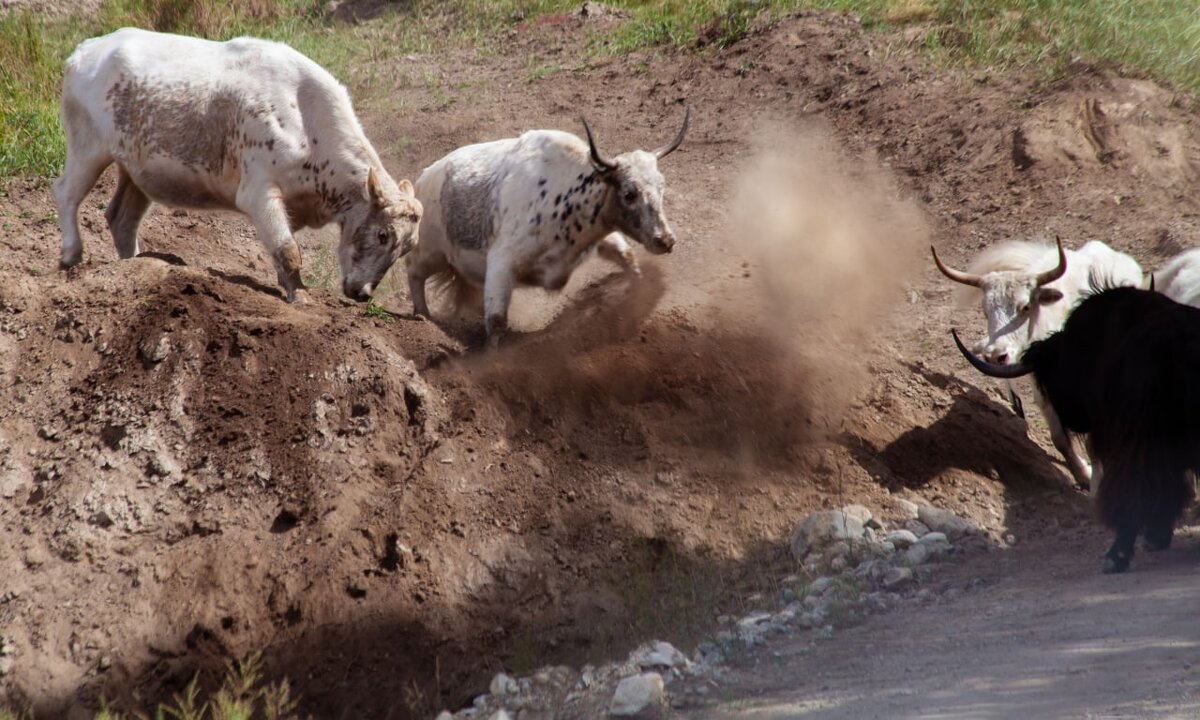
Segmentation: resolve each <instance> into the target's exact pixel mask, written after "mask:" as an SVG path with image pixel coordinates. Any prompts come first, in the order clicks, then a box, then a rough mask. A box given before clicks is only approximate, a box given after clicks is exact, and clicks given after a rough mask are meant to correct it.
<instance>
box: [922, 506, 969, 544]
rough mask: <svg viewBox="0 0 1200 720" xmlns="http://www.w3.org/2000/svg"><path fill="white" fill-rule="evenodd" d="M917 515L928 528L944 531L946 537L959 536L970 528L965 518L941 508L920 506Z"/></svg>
mask: <svg viewBox="0 0 1200 720" xmlns="http://www.w3.org/2000/svg"><path fill="white" fill-rule="evenodd" d="M918 517H919V518H920V520H921V522H923V523H925V524H926V525H927V526H929V529H930V530H933V531H936V532H941V533H945V534H946V537H948V538H958V537H961V536H963V535H965V534H967V533H968V532H969V531H970V529H971V524H970V523H968V522H967V521H966V520H963V519H962V518H960V517H959V516H957V515H955V514H954V513H952V512H950V511H949V510H943V509H941V508H935V507H929V506H925V507H922V508H921V509H920V511H919V515H918Z"/></svg>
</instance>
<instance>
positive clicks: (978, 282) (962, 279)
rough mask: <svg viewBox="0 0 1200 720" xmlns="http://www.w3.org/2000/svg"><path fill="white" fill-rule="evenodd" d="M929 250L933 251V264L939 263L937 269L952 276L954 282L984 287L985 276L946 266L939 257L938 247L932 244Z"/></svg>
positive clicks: (947, 275)
mask: <svg viewBox="0 0 1200 720" xmlns="http://www.w3.org/2000/svg"><path fill="white" fill-rule="evenodd" d="M929 250H930V251H931V252H932V253H933V264H934V265H937V269H938V270H941V271H942V274H943V275H945V276H946V277H948V278H950V279H951V280H953V281H954V282H957V283H962V284H963V285H970V286H971V287H982V285H983V278H982V277H980V276H978V275H972V274H971V273H965V272H960V271H958V270H955V269H953V268H949V267H946V266H945V265H943V264H942V259H941V258H939V257H938V254H937V248H935V247H934V246H932V245H930V246H929Z"/></svg>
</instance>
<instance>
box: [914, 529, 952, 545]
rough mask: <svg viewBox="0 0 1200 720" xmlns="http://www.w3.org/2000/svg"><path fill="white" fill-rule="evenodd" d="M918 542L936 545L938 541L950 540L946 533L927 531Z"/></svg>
mask: <svg viewBox="0 0 1200 720" xmlns="http://www.w3.org/2000/svg"><path fill="white" fill-rule="evenodd" d="M918 542H921V543H924V544H925V545H936V544H938V543H944V542H950V541H949V540H947V539H946V533H941V532H927V533H925V534H924V535H922V536H921V539H920V540H919V541H918Z"/></svg>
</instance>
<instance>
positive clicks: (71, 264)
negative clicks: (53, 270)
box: [58, 256, 83, 270]
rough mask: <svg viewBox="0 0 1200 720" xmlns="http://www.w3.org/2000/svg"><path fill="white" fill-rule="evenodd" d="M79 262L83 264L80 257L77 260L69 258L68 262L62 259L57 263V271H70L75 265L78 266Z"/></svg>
mask: <svg viewBox="0 0 1200 720" xmlns="http://www.w3.org/2000/svg"><path fill="white" fill-rule="evenodd" d="M81 262H83V256H80V257H77V258H71V259H69V260H68V259H65V258H64V259H62V260H59V261H58V269H59V270H70V269H71V268H73V267H75V266H76V265H78V264H79V263H81Z"/></svg>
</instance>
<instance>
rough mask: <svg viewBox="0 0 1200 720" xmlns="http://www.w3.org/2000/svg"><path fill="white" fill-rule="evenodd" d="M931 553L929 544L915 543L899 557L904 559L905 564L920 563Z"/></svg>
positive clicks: (931, 549)
mask: <svg viewBox="0 0 1200 720" xmlns="http://www.w3.org/2000/svg"><path fill="white" fill-rule="evenodd" d="M931 555H933V548H932V547H931V546H929V545H922V544H921V543H917V544H916V545H913V546H912V547H910V548H909V549H907V550H905V551H904V554H903V555H901V557H902V558H903V559H904V563H905V564H906V565H920V564H921V563H923V562H925V561H926V560H928V559H929V557H930V556H931Z"/></svg>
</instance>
